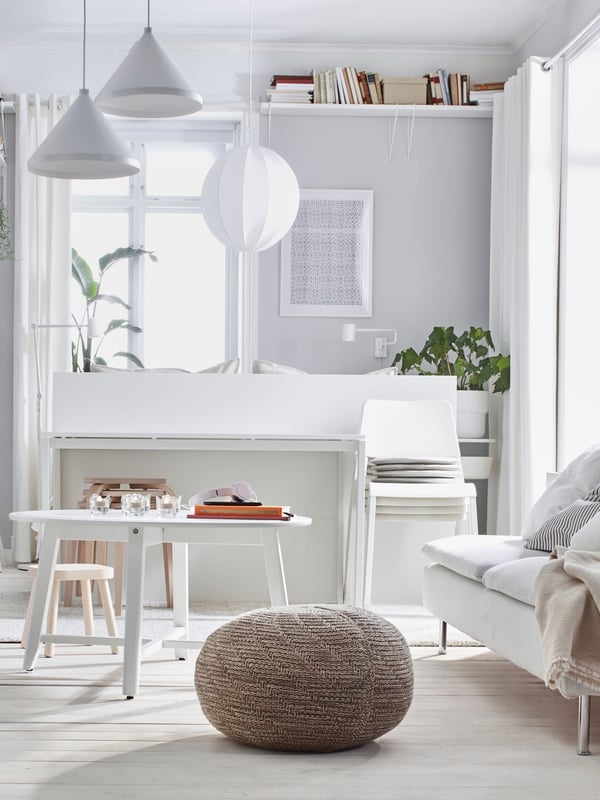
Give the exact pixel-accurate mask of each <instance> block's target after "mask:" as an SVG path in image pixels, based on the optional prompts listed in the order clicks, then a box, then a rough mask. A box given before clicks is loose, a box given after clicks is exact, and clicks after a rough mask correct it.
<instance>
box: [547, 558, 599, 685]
mask: <svg viewBox="0 0 600 800" xmlns="http://www.w3.org/2000/svg"><path fill="white" fill-rule="evenodd" d="M535 590H536V603H535V616H536V619H537V621H538V625H539V627H540V631H541V634H542V645H543V655H544V668H545V670H546V685H547V686H549V687H550V688H551V689H558V690H559V691H561V679H563V678H568V679H570V680H573V681H577V682H578V683H580V684H582V686H584V687H587V688H589V689H590V692H600V552H588V551H586V550H567V549H565V548H562V547H561V548H557V549H556V551H555V552H554V553H552V556H551V558H550V560H549V561H548V563H547V564H544V566H543V567H542V569H541V570H540V572H539V574H538V576H537V579H536V582H535Z"/></svg>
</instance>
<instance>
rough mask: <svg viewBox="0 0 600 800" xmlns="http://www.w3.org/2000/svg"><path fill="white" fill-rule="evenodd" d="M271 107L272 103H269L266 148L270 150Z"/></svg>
mask: <svg viewBox="0 0 600 800" xmlns="http://www.w3.org/2000/svg"><path fill="white" fill-rule="evenodd" d="M272 107H273V104H272V103H269V123H268V126H267V147H268V148H269V149H270V147H271V109H272Z"/></svg>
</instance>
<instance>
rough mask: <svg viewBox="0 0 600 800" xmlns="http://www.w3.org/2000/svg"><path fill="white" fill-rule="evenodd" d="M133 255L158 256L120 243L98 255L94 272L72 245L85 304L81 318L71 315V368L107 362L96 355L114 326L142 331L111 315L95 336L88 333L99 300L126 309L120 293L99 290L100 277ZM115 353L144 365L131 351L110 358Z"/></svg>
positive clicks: (74, 272)
mask: <svg viewBox="0 0 600 800" xmlns="http://www.w3.org/2000/svg"><path fill="white" fill-rule="evenodd" d="M136 256H148V258H150V260H151V261H158V259H157V257H156V256H155V255H154V253H153V252H151V251H150V250H145V249H144V248H142V247H120V248H118V249H117V250H114V251H113V252H112V253H106V254H105V255H103V256H101V257H100V258H99V259H98V269H97V273H96V274H94V271H93V270H92V268H91V267H90V265H89V264H88V263H87V261H86V260H85V259H84V258H82V257H81V256H80V255H79V253H78V252H77V250H75V248H72V250H71V274H72V276H73V278H74V279H75V281H76V282H77V284H78V286H79V288H80V289H81V292H82V294H83V297H84V299H85V308H84V310H83V314H82V315H81V318H80V319H77V317H76V316H75V315H73V321H74V322H75V325H76V326H77V335H76V337H75V340H74V341H73V342H71V357H72V362H73V372H90V371H91V369H92V364H101V365H106V360H105V359H104V358H103V357H102V356H100V355H99V352H98V351H99V350H100V348H101V347H102V346H103V344H104V341H105V339H106V337H107V336H108V335H109V334H111V333H112V332H113V331H116V330H121V331H122V330H127V331H133V332H134V333H141V332H142V329H141V328H139V327H138V326H137V325H132V324H131V323H130V322H129V321H128V320H127V319H124V318H121V317H120V318H116V319H111V320H110V322H109V323H108V324H107V325H106V327H105V328H104V331H102V333H101V334H100V336H99V337H98V338H97V339H96V338H94V339H92V337H91V336H90V335H89V327H88V326H89V324H90V321H91V320H93V319H94V318H95V316H96V311H97V309H98V306H99V304H100V303H109V304H112V305H117V306H120V307H121V308H123V309H125V310H126V311H129V310H130V309H131V306H130V305H128V304H127V303H126V302H125V300H123V299H122V298H121V297H117V295H114V294H102V279H103V278H104V276H105V275H106V272H107V270H109V269H110V268H111V267H113V266H114V265H115V264H117V263H119V262H120V261H127V260H128V259H130V258H134V257H136ZM117 356H120V357H123V358H126V359H127V360H128V361H130V362H131V363H133V364H135V365H136V366H137V367H143V366H144V365H143V363H142V362H141V361H140V359H139V358H138V357H137V356H136V355H135V354H134V353H129V352H126V351H123V350H120V351H117V352H116V353H113V354H112V358H116V357H117Z"/></svg>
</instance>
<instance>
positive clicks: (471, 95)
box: [267, 67, 504, 106]
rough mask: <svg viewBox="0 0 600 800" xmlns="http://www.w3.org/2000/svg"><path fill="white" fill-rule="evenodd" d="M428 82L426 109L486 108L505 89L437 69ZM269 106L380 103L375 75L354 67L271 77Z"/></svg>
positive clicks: (497, 84)
mask: <svg viewBox="0 0 600 800" xmlns="http://www.w3.org/2000/svg"><path fill="white" fill-rule="evenodd" d="M423 77H424V78H427V99H426V102H427V104H428V105H454V106H462V105H486V104H491V103H492V102H493V98H494V95H495V94H497V93H498V92H500V91H502V90H503V89H504V81H496V82H492V83H473V84H471V78H470V76H469V75H466V74H463V73H458V72H448V70H446V69H444V68H439V69H437V70H435V71H434V72H431V73H429V74H427V75H424V76H423ZM267 100H268V101H270V102H272V103H337V104H356V105H360V104H365V105H368V104H378V103H383V102H384V99H383V90H382V84H381V80H380V78H379V75H378V73H376V72H367V71H366V70H357V69H356V68H355V67H336V68H335V69H329V70H320V71H317V70H313V71H312V73H311V74H310V75H283V74H282V75H273V79H272V81H271V86H270V87H269V89H268V90H267Z"/></svg>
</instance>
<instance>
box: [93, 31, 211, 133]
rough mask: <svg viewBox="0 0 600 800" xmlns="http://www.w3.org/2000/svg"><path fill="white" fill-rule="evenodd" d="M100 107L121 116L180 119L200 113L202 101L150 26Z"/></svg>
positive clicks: (110, 82) (111, 82) (102, 94)
mask: <svg viewBox="0 0 600 800" xmlns="http://www.w3.org/2000/svg"><path fill="white" fill-rule="evenodd" d="M96 104H97V106H98V108H100V109H101V110H102V111H106V113H108V114H116V115H117V116H124V117H157V118H158V117H179V116H183V115H185V114H193V113H194V112H195V111H199V110H200V109H201V108H202V98H201V97H200V95H199V94H197V93H196V92H195V91H194V89H193V87H192V86H191V84H190V83H189V81H188V80H187V78H186V77H185V75H184V74H183V73H182V72H181V70H180V69H179V67H178V66H177V65H176V64H174V63H173V61H172V60H171V58H170V57H169V56H168V55H167V53H166V52H165V50H164V49H163V48H162V47H161V45H160V44H159V43H158V41H157V40H156V39H155V37H154V35H153V33H152V28H151V27H150V26H148V27H146V28H144V33H143V34H142V36H141V38H140V39H138V41H137V42H136V43H135V44H134V45H133V47H132V48H131V50H130V51H129V53H128V55H127V56H126V57H125V60H124V61H123V62H122V63H121V65H120V66H119V67H117V70H116V71H115V72H114V73H113V75H112V76H111V77H110V78H109V80H108V82H107V83H106V84H105V86H104V87H103V88H102V90H101V91H100V93H99V94H98V96H97V97H96Z"/></svg>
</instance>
